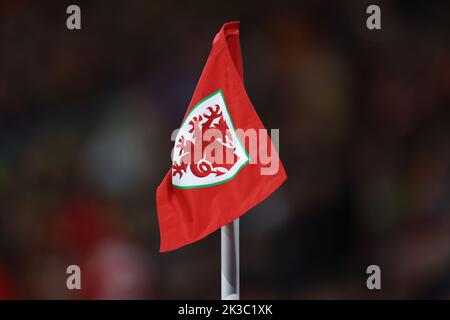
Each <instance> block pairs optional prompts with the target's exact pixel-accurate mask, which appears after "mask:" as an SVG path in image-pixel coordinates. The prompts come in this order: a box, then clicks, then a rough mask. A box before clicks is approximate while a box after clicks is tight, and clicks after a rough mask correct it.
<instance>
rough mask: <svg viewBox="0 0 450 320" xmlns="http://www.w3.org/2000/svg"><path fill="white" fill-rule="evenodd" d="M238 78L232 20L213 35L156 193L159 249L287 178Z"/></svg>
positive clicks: (217, 223) (223, 219)
mask: <svg viewBox="0 0 450 320" xmlns="http://www.w3.org/2000/svg"><path fill="white" fill-rule="evenodd" d="M242 79H243V76H242V57H241V48H240V44H239V22H230V23H226V24H224V25H223V27H222V28H221V30H220V31H219V33H218V34H217V35H216V37H215V38H214V40H213V44H212V49H211V52H210V54H209V57H208V60H207V62H206V65H205V67H204V69H203V72H202V74H201V76H200V80H199V82H198V84H197V88H196V89H195V92H194V95H193V97H192V100H191V102H190V104H189V107H188V109H187V112H186V115H185V117H184V120H183V121H182V124H181V127H180V129H179V131H178V133H177V136H176V140H175V147H174V148H173V155H172V167H171V169H170V170H169V172H168V173H167V174H166V176H165V177H164V179H163V181H162V182H161V184H160V185H159V187H158V188H157V190H156V205H157V211H158V220H159V226H160V234H161V248H160V250H161V252H164V251H171V250H174V249H177V248H179V247H182V246H184V245H187V244H190V243H192V242H195V241H197V240H199V239H202V238H204V237H206V236H207V235H208V234H210V233H212V232H214V231H216V230H217V229H219V228H220V227H222V226H224V225H225V224H228V223H230V222H232V221H233V220H235V219H237V218H239V217H240V216H241V215H243V214H244V213H245V212H247V211H248V210H250V209H251V208H253V207H254V206H256V205H257V204H258V203H260V202H261V201H263V200H264V199H265V198H266V197H267V196H269V195H270V194H271V193H272V192H273V191H275V190H276V189H277V188H278V187H279V186H280V185H281V184H282V183H283V182H284V180H286V178H287V176H286V172H285V170H284V168H283V165H282V164H281V162H280V161H279V158H278V153H277V151H276V149H275V148H274V146H273V145H272V142H271V140H270V138H269V136H268V134H267V131H266V130H265V129H264V126H263V125H262V123H261V120H260V119H259V117H258V115H257V114H256V111H255V109H254V108H253V105H252V103H251V102H250V99H249V98H248V96H247V93H246V91H245V87H244V84H243V80H242ZM266 151H267V152H266ZM273 214H276V212H274V213H273Z"/></svg>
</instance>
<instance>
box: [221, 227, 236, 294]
mask: <svg viewBox="0 0 450 320" xmlns="http://www.w3.org/2000/svg"><path fill="white" fill-rule="evenodd" d="M221 270H222V300H239V219H236V220H234V221H233V222H231V223H229V224H227V225H225V226H223V227H222V228H221Z"/></svg>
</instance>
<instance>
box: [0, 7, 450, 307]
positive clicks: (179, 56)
mask: <svg viewBox="0 0 450 320" xmlns="http://www.w3.org/2000/svg"><path fill="white" fill-rule="evenodd" d="M74 3H75V4H78V5H79V6H80V7H81V12H82V30H81V31H69V30H67V29H66V27H65V20H66V18H67V14H66V13H65V11H66V7H67V6H68V5H69V4H72V2H66V1H59V2H51V1H22V0H19V1H2V3H1V5H0V6H1V10H0V54H1V55H0V57H1V58H0V136H1V138H0V298H4V299H8V298H19V299H23V298H28V299H80V298H85V299H107V298H112V299H122V298H123V299H126V298H145V299H154V298H159V299H173V298H181V299H183V298H189V299H196V298H202V299H206V298H211V299H217V298H219V297H220V237H219V233H216V234H214V235H213V236H210V237H208V238H207V239H205V240H202V241H200V242H199V243H197V244H195V245H191V246H188V247H186V248H183V249H181V250H178V251H175V252H173V253H168V254H159V253H158V249H159V230H158V223H157V215H156V211H155V188H156V186H157V185H158V184H159V182H160V181H161V179H162V177H163V176H164V174H165V173H166V172H167V170H168V169H169V167H170V150H171V148H172V142H171V141H170V134H171V132H172V130H173V129H175V128H177V126H178V125H179V123H180V121H181V119H182V117H183V115H184V112H185V110H186V107H187V105H188V103H189V101H190V98H191V95H192V93H193V91H194V88H195V85H196V83H197V80H198V78H199V76H200V73H201V70H202V67H203V64H204V62H205V61H206V58H207V55H208V53H209V49H210V45H211V41H212V38H213V36H214V35H215V33H216V32H217V31H218V30H219V29H220V27H221V25H222V24H223V23H224V22H227V21H231V20H241V46H242V50H243V58H244V69H245V82H246V85H247V90H248V93H249V96H250V97H251V98H252V99H253V103H254V105H255V107H256V109H257V111H258V113H259V115H260V117H261V118H262V120H263V122H264V124H265V125H266V127H268V128H280V137H281V147H280V154H281V158H282V160H283V162H284V164H285V166H286V170H287V172H288V176H289V179H288V181H287V183H286V184H285V185H284V186H283V187H282V188H281V189H280V190H278V191H277V192H276V193H275V194H273V195H272V196H271V197H270V198H269V199H268V200H267V201H265V202H263V203H262V204H261V205H259V206H258V207H257V208H255V209H253V210H252V211H250V212H249V213H248V214H247V215H246V216H245V217H244V218H243V219H242V220H241V221H242V222H241V291H242V292H241V294H242V298H255V299H257V298H275V299H282V298H287V299H314V298H329V299H333V298H364V299H365V298H368V299H377V298H444V299H449V298H450V143H449V141H450V109H449V102H450V59H449V57H450V41H448V40H449V38H448V35H449V34H450V30H449V29H450V28H449V22H448V21H449V18H450V17H449V14H450V5H449V3H448V2H445V1H436V2H433V3H431V2H428V1H422V2H413V1H398V2H391V1H389V2H388V1H376V4H378V5H379V6H380V7H381V10H382V30H380V31H369V30H367V28H366V26H365V23H366V17H367V14H366V13H365V12H366V8H367V6H368V5H369V4H372V3H370V2H367V1H351V0H348V1H298V2H297V3H296V4H295V5H288V4H282V3H281V2H279V1H275V2H271V4H270V5H269V4H266V3H264V2H247V1H223V2H217V1H204V2H199V3H195V4H193V3H191V2H185V3H184V4H183V3H181V2H180V3H178V4H174V3H171V2H169V1H134V0H129V1H120V2H110V1H104V0H96V1H86V2H84V1H75V2H74ZM70 264H77V265H79V266H80V267H81V269H82V290H81V291H69V290H67V289H66V277H67V275H66V273H65V271H66V267H67V266H68V265H70ZM371 264H377V265H379V266H380V267H381V271H382V290H379V291H369V290H367V288H366V278H367V275H366V268H367V266H368V265H371Z"/></svg>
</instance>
